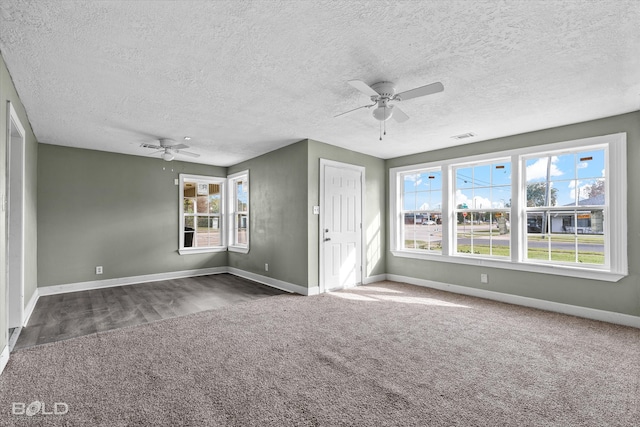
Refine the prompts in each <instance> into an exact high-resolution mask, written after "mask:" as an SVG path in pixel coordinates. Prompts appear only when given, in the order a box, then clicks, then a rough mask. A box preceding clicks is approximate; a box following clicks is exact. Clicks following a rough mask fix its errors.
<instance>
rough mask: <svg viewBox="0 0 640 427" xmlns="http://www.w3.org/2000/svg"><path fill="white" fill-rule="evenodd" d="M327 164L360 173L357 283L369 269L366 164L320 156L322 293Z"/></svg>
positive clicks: (321, 285)
mask: <svg viewBox="0 0 640 427" xmlns="http://www.w3.org/2000/svg"><path fill="white" fill-rule="evenodd" d="M325 166H333V167H338V168H343V169H350V170H353V171H357V172H359V173H360V221H361V222H360V240H361V242H360V267H361V269H360V282H358V283H356V286H357V285H360V284H362V283H364V282H365V272H366V271H367V266H366V262H367V259H366V252H367V251H366V246H365V233H364V229H365V218H364V213H365V195H366V168H365V167H364V166H359V165H354V164H351V163H344V162H337V161H335V160H329V159H323V158H320V193H319V199H320V200H319V202H320V218H319V220H318V226H319V228H318V255H319V261H318V287H319V292H320V293H321V294H323V293H325V292H327V291H326V290H325V283H324V262H325V259H324V250H323V245H322V243H323V239H324V235H323V233H322V230H323V229H324V219H325V218H324V209H323V206H324V202H325V188H324V178H325V174H324V169H325Z"/></svg>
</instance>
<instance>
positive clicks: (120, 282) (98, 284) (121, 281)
mask: <svg viewBox="0 0 640 427" xmlns="http://www.w3.org/2000/svg"><path fill="white" fill-rule="evenodd" d="M227 271H228V269H227V267H211V268H201V269H197V270H183V271H172V272H168V273H157V274H145V275H142V276H131V277H119V278H115V279H105V280H95V281H90V282H77V283H68V284H65V285H53V286H42V287H40V288H38V290H39V293H40V296H44V295H56V294H66V293H68V292H78V291H87V290H90V289H101V288H111V287H114V286H124V285H135V284H136V283H147V282H159V281H161V280H171V279H182V278H185V277H197V276H207V275H209V274H220V273H227Z"/></svg>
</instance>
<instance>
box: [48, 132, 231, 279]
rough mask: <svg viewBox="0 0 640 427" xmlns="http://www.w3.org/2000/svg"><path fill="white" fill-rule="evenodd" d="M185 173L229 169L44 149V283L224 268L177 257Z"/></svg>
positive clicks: (210, 259) (213, 261)
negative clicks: (180, 193)
mask: <svg viewBox="0 0 640 427" xmlns="http://www.w3.org/2000/svg"><path fill="white" fill-rule="evenodd" d="M180 173H187V174H196V175H209V176H221V177H226V168H221V167H215V166H207V165H200V164H195V163H185V162H177V161H173V162H165V161H163V160H161V159H158V158H151V157H139V156H128V155H123V154H114V153H107V152H102V151H94V150H85V149H78V148H68V147H61V146H55V145H47V144H39V150H38V273H39V274H38V281H39V286H51V285H59V284H68V283H77V282H85V281H95V280H104V279H111V278H120V277H132V276H139V275H147V274H155V273H165V272H172V271H183V270H191V269H200V268H208V267H219V266H226V265H227V253H226V252H219V253H206V254H193V255H179V254H178V252H177V249H178V216H179V212H178V209H179V205H178V203H179V198H178V186H177V185H175V183H174V180H175V179H176V178H178V174H180ZM98 265H101V266H103V267H104V274H102V275H96V274H95V267H96V266H98Z"/></svg>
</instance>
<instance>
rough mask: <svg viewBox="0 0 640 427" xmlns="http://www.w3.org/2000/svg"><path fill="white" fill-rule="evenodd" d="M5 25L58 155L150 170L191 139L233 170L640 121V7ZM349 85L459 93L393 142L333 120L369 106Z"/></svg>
mask: <svg viewBox="0 0 640 427" xmlns="http://www.w3.org/2000/svg"><path fill="white" fill-rule="evenodd" d="M0 19H1V21H0V50H1V52H2V55H3V57H4V59H5V61H6V63H7V66H8V67H9V70H10V72H11V74H12V76H13V79H14V82H15V85H16V87H17V89H18V92H19V94H20V96H21V99H22V101H23V102H24V104H25V107H26V109H27V113H28V114H29V119H30V121H31V123H32V125H33V128H34V131H35V133H36V136H37V138H38V140H39V141H40V142H43V143H50V144H58V145H68V146H73V147H83V148H90V149H97V150H105V151H114V152H120V153H127V154H135V155H142V156H144V155H148V153H149V150H146V149H143V148H140V144H141V143H143V142H153V139H154V138H159V137H163V138H173V139H176V140H179V141H181V140H182V137H184V136H185V135H188V136H191V137H192V138H193V139H192V140H191V141H190V142H189V143H190V144H191V146H192V148H191V150H190V151H195V152H197V153H200V154H201V155H202V157H200V158H199V159H197V160H196V161H198V162H202V163H210V164H216V165H221V166H227V165H232V164H235V163H238V162H240V161H242V160H245V159H249V158H252V157H255V156H257V155H260V154H263V153H265V152H268V151H272V150H274V149H277V148H279V147H282V146H284V145H287V144H290V143H293V142H295V141H298V140H301V139H304V138H311V139H315V140H318V141H322V142H326V143H329V144H333V145H338V146H341V147H345V148H348V149H352V150H356V151H359V152H363V153H367V154H371V155H374V156H378V157H381V158H390V157H397V156H400V155H405V154H412V153H416V152H422V151H428V150H433V149H438V148H442V147H448V146H452V145H455V144H461V143H469V142H475V141H481V140H485V139H490V138H495V137H500V136H506V135H512V134H517V133H522V132H528V131H533V130H537V129H542V128H549V127H555V126H560V125H564V124H569V123H575V122H580V121H585V120H591V119H596V118H600V117H606V116H611V115H616V114H621V113H626V112H630V111H636V110H638V109H640V59H639V58H640V30H639V29H638V28H639V24H638V23H639V22H640V1H621V0H611V1H597V2H596V1H545V2H538V1H488V2H487V1H428V2H427V1H407V2H396V1H389V2H386V1H366V2H364V1H363V2H357V1H346V0H345V1H289V0H279V1H276V0H269V1H253V2H247V1H237V0H234V1H229V2H224V1H202V2H200V1H84V2H68V1H60V0H55V1H44V0H39V1H24V0H23V1H14V0H2V2H1V3H0ZM351 79H360V80H363V81H365V82H367V83H369V84H373V83H375V82H377V81H381V80H391V81H393V82H395V83H396V84H397V87H398V90H399V91H404V90H407V89H411V88H414V87H417V86H422V85H425V84H428V83H432V82H435V81H441V82H442V83H443V84H444V87H445V90H444V92H442V93H439V94H436V95H431V96H427V97H423V98H416V99H412V100H407V101H406V102H403V103H401V107H402V109H403V110H404V111H405V112H406V113H407V114H408V115H409V116H410V117H411V118H410V120H409V121H407V122H405V123H397V122H395V121H394V120H390V121H389V122H388V123H387V135H386V137H385V138H384V140H383V141H379V139H378V137H379V122H377V121H376V120H375V119H373V117H372V116H371V110H366V109H363V110H361V111H358V112H357V113H354V114H352V115H350V116H346V117H339V118H334V117H333V116H334V115H335V114H337V113H340V112H343V111H346V110H350V109H353V108H355V107H358V106H361V105H364V104H366V103H367V102H368V99H367V97H366V96H364V95H362V94H360V93H359V92H357V91H356V90H355V89H353V88H352V87H351V86H349V85H348V84H347V83H346V82H347V81H348V80H351ZM466 132H473V133H475V134H477V136H476V137H475V138H473V139H466V140H462V141H456V140H454V139H452V138H451V136H453V135H458V134H462V133H466ZM184 160H187V161H191V160H192V159H191V158H184Z"/></svg>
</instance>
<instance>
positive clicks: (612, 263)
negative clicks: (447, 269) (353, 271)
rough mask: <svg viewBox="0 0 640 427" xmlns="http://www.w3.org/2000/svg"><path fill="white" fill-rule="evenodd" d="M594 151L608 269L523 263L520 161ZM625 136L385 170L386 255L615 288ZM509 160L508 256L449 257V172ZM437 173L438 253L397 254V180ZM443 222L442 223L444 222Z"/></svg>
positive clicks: (623, 272)
mask: <svg viewBox="0 0 640 427" xmlns="http://www.w3.org/2000/svg"><path fill="white" fill-rule="evenodd" d="M594 146H600V147H603V146H606V147H607V149H606V150H605V170H606V174H605V176H606V185H607V187H606V193H605V194H606V198H607V201H606V204H607V206H608V210H609V215H608V220H607V221H606V223H607V225H606V227H607V229H606V230H605V236H606V237H605V257H606V262H605V264H607V263H608V264H609V265H608V266H607V265H605V266H597V265H589V266H587V267H585V266H581V265H571V264H543V263H539V262H535V263H532V262H528V261H527V260H526V258H525V254H524V251H525V250H526V248H525V247H524V246H523V245H524V244H526V228H525V227H524V226H525V225H526V223H527V216H526V200H525V199H526V182H524V180H525V170H526V169H525V167H524V166H523V165H524V164H525V158H527V157H531V156H533V155H535V154H546V153H549V152H554V151H567V150H582V149H589V148H591V147H594ZM626 147H627V135H626V133H624V132H622V133H616V134H610V135H603V136H596V137H590V138H582V139H576V140H570V141H564V142H556V143H551V144H543V145H536V146H530V147H525V148H520V149H513V150H506V151H500V152H493V153H486V154H480V155H475V156H469V157H464V158H452V159H446V160H442V161H434V162H428V163H421V164H414V165H407V166H399V167H394V168H390V169H389V193H390V194H389V226H390V248H391V253H392V254H393V255H394V256H397V257H404V258H414V259H423V260H429V261H440V262H450V263H457V264H467V265H476V266H486V267H495V268H502V269H509V270H518V271H528V272H535V273H545V274H553V275H561V276H569V277H578V278H588V279H597V280H603V281H609V282H617V281H619V280H620V279H621V278H623V277H625V276H627V275H628V258H627V201H626V195H627V159H626V151H627V148H626ZM504 158H510V161H511V174H512V176H511V214H510V225H511V227H510V228H511V233H510V235H511V251H510V252H511V256H510V257H509V258H508V259H498V258H486V257H479V256H477V255H476V256H472V257H469V256H464V255H462V254H457V253H455V243H454V242H455V240H454V239H455V234H454V233H455V227H454V224H453V221H454V220H455V218H454V216H455V209H454V207H455V194H454V191H455V186H454V185H453V182H454V181H453V179H455V177H454V176H453V171H454V167H455V166H457V165H462V164H472V163H474V162H475V163H484V162H490V161H494V160H498V159H504ZM436 167H440V168H441V170H442V181H443V182H442V198H443V200H442V216H443V218H444V221H443V227H445V228H446V229H445V230H443V236H442V239H443V241H442V253H441V254H435V253H427V252H426V251H422V250H416V249H403V246H402V242H401V241H400V238H401V237H402V233H401V230H400V221H403V220H404V219H403V218H401V217H400V215H401V212H402V205H400V203H401V201H402V200H401V199H402V197H401V195H402V187H401V185H402V182H401V179H400V176H401V175H402V174H403V173H405V174H406V173H408V172H410V171H419V170H422V169H429V168H436ZM445 221H446V222H445Z"/></svg>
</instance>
